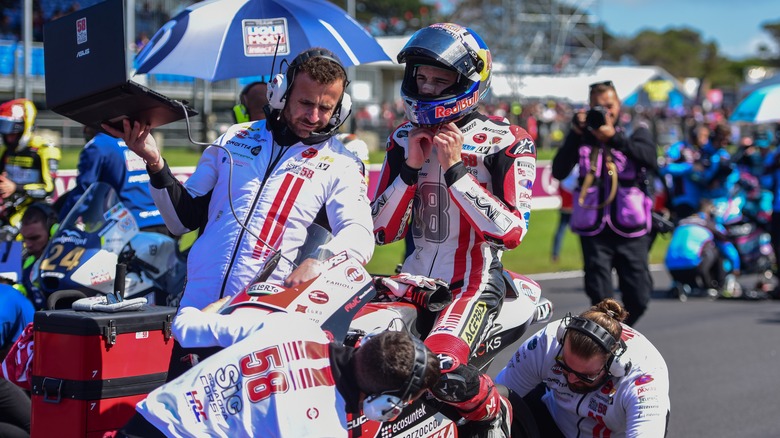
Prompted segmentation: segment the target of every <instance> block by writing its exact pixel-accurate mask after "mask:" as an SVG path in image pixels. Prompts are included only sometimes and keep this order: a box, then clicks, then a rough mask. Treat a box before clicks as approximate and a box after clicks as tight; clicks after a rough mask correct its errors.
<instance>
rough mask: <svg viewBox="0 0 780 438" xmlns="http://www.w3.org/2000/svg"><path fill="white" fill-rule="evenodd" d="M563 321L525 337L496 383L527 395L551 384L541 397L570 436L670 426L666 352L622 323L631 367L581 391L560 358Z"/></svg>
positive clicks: (629, 437)
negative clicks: (570, 381) (568, 377)
mask: <svg viewBox="0 0 780 438" xmlns="http://www.w3.org/2000/svg"><path fill="white" fill-rule="evenodd" d="M559 324H560V320H558V321H553V322H551V323H550V324H548V325H547V326H546V327H545V328H543V329H542V330H540V331H539V332H537V333H536V334H535V335H534V336H532V337H531V338H529V339H528V340H526V341H525V342H524V343H523V345H522V346H521V347H520V349H519V350H517V352H516V353H515V355H514V357H513V358H512V359H511V360H510V361H509V363H508V364H507V366H506V367H504V369H503V370H501V372H500V373H499V374H498V376H497V377H496V383H499V384H502V385H505V386H507V387H508V388H509V389H511V390H513V391H515V392H516V393H517V394H518V395H520V396H525V395H526V394H528V393H529V392H530V391H531V390H532V389H534V388H535V387H536V386H537V385H539V384H540V383H544V384H545V385H546V386H547V393H546V394H545V395H544V396H543V397H542V401H543V402H544V403H545V405H546V406H547V409H548V410H549V411H550V414H551V415H552V417H553V418H554V419H555V423H556V424H557V425H558V428H559V429H560V430H561V432H563V434H564V435H565V436H567V437H594V438H607V437H609V438H624V437H625V438H638V437H642V438H654V437H663V436H664V433H665V431H666V420H667V413H668V412H669V410H670V403H669V373H668V370H667V368H666V362H664V359H663V357H662V356H661V353H659V352H658V350H657V349H656V348H655V347H654V346H653V345H652V344H651V343H650V341H648V340H647V338H645V337H644V336H643V335H642V334H640V333H639V332H637V331H636V330H634V329H632V328H630V327H628V326H625V325H624V326H623V335H622V336H621V337H622V339H623V341H624V342H625V343H626V353H625V355H624V358H625V359H623V360H624V361H626V360H628V359H630V360H631V369H630V371H629V372H628V373H627V374H626V375H625V376H623V377H620V378H616V377H612V378H610V379H609V380H607V381H606V382H605V383H604V385H602V387H601V388H599V389H597V390H595V391H593V392H590V393H588V394H577V393H574V392H572V391H570V390H569V388H568V387H567V382H566V377H565V376H564V374H563V373H562V372H561V369H560V367H558V365H557V364H556V362H555V357H556V355H557V354H558V351H559V349H560V343H559V342H558V340H557V338H556V334H557V330H558V326H559Z"/></svg>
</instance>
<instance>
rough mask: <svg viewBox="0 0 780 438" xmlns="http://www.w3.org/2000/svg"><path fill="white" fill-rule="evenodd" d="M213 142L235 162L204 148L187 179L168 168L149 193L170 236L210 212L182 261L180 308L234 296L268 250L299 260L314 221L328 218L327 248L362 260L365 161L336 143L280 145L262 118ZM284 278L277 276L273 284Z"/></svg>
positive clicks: (365, 252) (367, 239)
mask: <svg viewBox="0 0 780 438" xmlns="http://www.w3.org/2000/svg"><path fill="white" fill-rule="evenodd" d="M215 144H218V145H221V146H223V147H225V148H227V149H228V150H229V151H230V153H231V155H232V163H231V160H230V158H229V157H228V154H227V153H226V152H225V151H224V150H223V149H221V148H218V147H214V146H209V147H207V148H206V150H205V151H204V152H203V155H202V156H201V158H200V161H199V162H198V165H197V168H196V169H195V172H194V173H193V174H192V175H191V176H190V177H189V179H187V181H186V182H185V183H183V184H182V183H180V182H179V181H178V180H177V179H176V178H175V177H174V176H173V174H172V173H171V171H170V169H168V167H167V164H166V166H165V168H164V170H163V171H160V172H157V173H155V174H152V175H151V178H150V185H151V192H152V197H153V198H154V200H155V204H156V205H157V207H158V208H159V209H160V213H161V214H162V216H163V218H164V219H165V224H166V226H167V227H168V229H169V230H170V231H171V232H172V233H174V234H177V235H180V234H183V233H186V232H188V231H190V230H194V229H196V228H198V227H201V226H203V222H204V221H203V212H204V211H207V212H208V217H207V224H206V225H205V228H204V229H202V230H201V232H202V235H201V236H200V237H199V238H198V239H197V240H196V241H195V244H194V245H193V247H192V249H191V250H190V254H189V257H188V260H187V285H186V287H185V290H184V296H183V298H182V301H181V307H186V306H193V307H196V308H199V309H201V308H203V307H205V306H206V305H207V304H210V303H212V302H214V301H216V300H218V299H219V298H221V297H223V296H229V295H235V294H236V293H238V292H240V291H241V290H242V289H243V288H245V287H246V286H247V285H248V284H249V283H250V281H251V280H252V279H253V278H254V276H255V275H256V274H257V272H258V271H259V268H260V267H261V266H262V264H263V262H264V261H265V259H266V257H267V256H268V255H269V253H270V252H271V250H270V248H269V246H270V247H273V248H277V249H279V250H281V252H282V254H283V255H284V256H285V257H287V258H288V259H289V260H295V259H296V256H298V248H299V247H300V246H301V244H302V243H303V240H304V238H305V237H306V229H307V228H308V227H309V226H310V225H311V224H312V223H314V222H315V219H317V218H318V217H319V218H320V219H322V218H324V217H326V218H327V219H326V222H325V224H326V225H329V227H330V229H331V230H332V234H333V235H334V238H333V240H331V241H330V242H329V243H328V244H327V245H326V246H327V248H324V249H326V250H328V251H331V252H333V253H334V254H335V253H339V252H341V251H344V250H346V251H348V254H349V256H350V257H353V258H355V259H357V260H359V261H360V262H361V263H363V264H365V263H367V262H368V260H369V259H370V258H371V255H372V254H373V250H374V244H373V242H372V239H371V229H372V228H371V213H370V208H369V204H368V197H367V187H366V183H365V180H364V179H363V175H362V173H361V169H362V163H360V161H359V160H358V159H357V158H355V156H354V155H353V154H352V153H351V152H349V151H348V150H347V149H346V148H345V147H344V146H343V145H342V144H341V143H340V142H339V141H338V140H335V139H333V138H330V139H327V140H325V141H323V142H321V143H316V144H312V145H306V144H303V143H301V142H298V143H295V144H293V145H291V146H281V145H279V144H275V142H274V140H273V136H272V134H271V132H270V131H268V130H267V129H266V125H265V120H261V121H257V122H249V123H242V124H238V125H233V126H232V127H230V128H229V129H228V131H227V132H226V133H225V134H223V135H222V136H221V137H219V138H218V139H217V140H216V142H215ZM231 173H232V176H231ZM228 184H230V187H228ZM230 199H232V203H233V208H234V209H235V214H236V215H237V218H238V219H237V218H236V217H235V216H234V215H233V213H232V212H231V207H230V204H229V201H230ZM237 220H240V221H241V223H242V224H243V225H244V226H245V227H247V228H248V229H249V230H251V231H252V233H254V234H255V235H257V236H259V237H260V239H262V241H260V240H258V239H257V238H256V237H254V236H253V235H251V234H250V233H248V232H247V231H246V230H245V229H244V228H243V227H242V226H241V225H240V224H239V223H237ZM263 241H264V242H265V243H263ZM266 244H267V245H266ZM304 256H306V255H305V254H304ZM288 274H289V272H275V273H274V275H273V276H272V277H271V279H270V281H281V280H282V279H283V278H284V277H286V276H287V275H288Z"/></svg>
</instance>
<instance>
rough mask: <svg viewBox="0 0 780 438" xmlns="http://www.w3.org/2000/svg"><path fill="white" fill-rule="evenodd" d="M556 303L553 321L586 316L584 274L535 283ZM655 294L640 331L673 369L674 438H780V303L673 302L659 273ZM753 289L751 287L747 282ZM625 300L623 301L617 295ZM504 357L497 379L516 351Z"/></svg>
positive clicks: (494, 367) (556, 276)
mask: <svg viewBox="0 0 780 438" xmlns="http://www.w3.org/2000/svg"><path fill="white" fill-rule="evenodd" d="M531 277H532V278H534V279H535V280H537V281H538V282H539V283H540V284H541V286H542V294H543V296H546V297H547V298H548V299H549V300H551V301H552V302H553V305H554V318H555V319H558V318H560V317H562V316H564V315H566V313H567V312H572V313H574V314H576V313H579V312H581V311H583V310H585V309H586V308H587V307H588V306H589V304H590V303H589V300H588V299H587V297H586V296H585V292H584V291H583V289H582V277H581V276H580V275H579V273H560V274H543V275H537V276H531ZM653 279H654V288H655V292H654V295H653V300H652V301H651V303H650V308H649V309H648V311H647V313H645V315H644V316H643V317H642V318H641V319H640V320H639V321H638V322H637V324H636V326H635V328H636V329H637V330H638V331H639V332H641V333H642V334H644V335H645V336H646V337H647V338H649V339H650V341H651V342H652V343H653V344H654V345H655V346H656V347H657V348H658V350H659V351H660V352H661V354H663V356H664V358H665V360H666V363H667V365H668V367H669V378H670V382H671V385H670V386H671V391H670V396H671V405H672V414H671V419H670V422H669V433H668V435H667V436H668V437H670V438H677V437H680V438H698V437H702V438H719V437H740V438H767V437H780V402H779V401H778V395H779V394H780V357H779V353H780V340H779V339H778V338H779V337H780V330H779V329H780V301H746V300H722V299H721V300H715V301H713V300H710V299H707V298H689V299H688V301H687V302H684V303H683V302H680V301H678V300H677V299H676V298H675V299H672V298H668V297H667V295H666V291H667V290H668V288H669V285H670V279H669V277H668V275H667V274H666V273H665V272H664V271H663V270H659V269H654V270H653ZM741 283H743V285H745V286H747V285H748V280H743V281H741ZM617 298H618V299H619V294H618V295H617ZM539 328H540V327H539V326H534V327H532V330H531V331H530V332H529V333H526V335H525V336H524V337H523V338H522V339H521V341H518V343H517V344H516V345H513V346H511V347H509V348H506V349H504V350H502V351H501V353H500V355H499V356H498V357H497V358H496V360H495V361H494V362H493V364H492V365H491V368H490V374H491V375H492V376H495V375H496V374H497V373H498V371H499V370H500V369H501V368H503V366H504V365H505V364H506V362H507V361H508V360H509V358H510V357H511V355H512V354H514V352H515V351H516V350H517V346H518V345H519V343H520V342H522V340H524V339H526V338H527V337H528V336H530V334H532V333H534V332H536V331H537V330H538V329H539Z"/></svg>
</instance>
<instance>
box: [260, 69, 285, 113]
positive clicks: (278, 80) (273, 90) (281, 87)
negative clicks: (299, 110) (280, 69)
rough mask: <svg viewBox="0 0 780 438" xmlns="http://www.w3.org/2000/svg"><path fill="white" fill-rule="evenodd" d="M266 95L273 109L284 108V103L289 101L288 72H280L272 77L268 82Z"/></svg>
mask: <svg viewBox="0 0 780 438" xmlns="http://www.w3.org/2000/svg"><path fill="white" fill-rule="evenodd" d="M288 71H289V69H288ZM266 97H267V98H268V104H269V105H271V109H274V110H280V111H281V110H282V109H284V103H285V102H286V101H287V75H286V74H284V73H279V74H278V75H276V76H274V77H273V79H271V82H269V83H268V90H267V91H266Z"/></svg>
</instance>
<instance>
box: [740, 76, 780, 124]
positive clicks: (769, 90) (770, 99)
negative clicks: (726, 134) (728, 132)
mask: <svg viewBox="0 0 780 438" xmlns="http://www.w3.org/2000/svg"><path fill="white" fill-rule="evenodd" d="M729 121H731V122H748V123H757V124H761V123H769V122H777V121H780V84H775V85H768V86H766V87H763V88H759V89H758V90H755V91H753V92H752V93H750V94H749V95H748V97H746V98H745V99H744V100H743V101H742V102H740V103H739V105H737V108H736V109H734V113H733V114H732V115H731V117H730V118H729Z"/></svg>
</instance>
